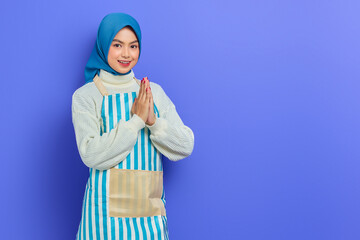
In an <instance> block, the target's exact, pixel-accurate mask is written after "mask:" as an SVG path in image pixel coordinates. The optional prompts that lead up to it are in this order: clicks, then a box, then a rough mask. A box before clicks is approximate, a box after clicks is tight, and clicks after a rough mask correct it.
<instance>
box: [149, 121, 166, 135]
mask: <svg viewBox="0 0 360 240" xmlns="http://www.w3.org/2000/svg"><path fill="white" fill-rule="evenodd" d="M146 127H148V128H149V129H150V131H151V134H153V135H158V134H159V132H162V131H164V130H165V129H166V128H167V121H166V120H165V119H163V118H156V121H155V123H154V124H153V125H151V126H150V125H146Z"/></svg>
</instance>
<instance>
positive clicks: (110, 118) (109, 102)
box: [108, 96, 114, 132]
mask: <svg viewBox="0 0 360 240" xmlns="http://www.w3.org/2000/svg"><path fill="white" fill-rule="evenodd" d="M108 104H109V117H108V119H109V132H110V131H111V129H113V128H114V122H113V118H114V116H113V104H112V96H108Z"/></svg>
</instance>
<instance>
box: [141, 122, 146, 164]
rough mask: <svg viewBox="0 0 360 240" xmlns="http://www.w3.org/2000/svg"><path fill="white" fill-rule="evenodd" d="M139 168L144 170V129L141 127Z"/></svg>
mask: <svg viewBox="0 0 360 240" xmlns="http://www.w3.org/2000/svg"><path fill="white" fill-rule="evenodd" d="M140 134H141V145H140V146H141V168H140V169H142V170H145V146H146V145H145V129H141V131H140Z"/></svg>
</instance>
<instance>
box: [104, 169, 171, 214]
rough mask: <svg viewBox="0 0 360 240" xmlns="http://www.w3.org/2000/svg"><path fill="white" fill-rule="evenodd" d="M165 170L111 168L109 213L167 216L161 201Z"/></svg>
mask: <svg viewBox="0 0 360 240" xmlns="http://www.w3.org/2000/svg"><path fill="white" fill-rule="evenodd" d="M162 192H163V172H162V171H145V170H128V169H116V168H111V169H110V182H109V216H110V217H149V216H158V215H162V216H166V212H165V206H164V203H163V201H162V200H161V196H162Z"/></svg>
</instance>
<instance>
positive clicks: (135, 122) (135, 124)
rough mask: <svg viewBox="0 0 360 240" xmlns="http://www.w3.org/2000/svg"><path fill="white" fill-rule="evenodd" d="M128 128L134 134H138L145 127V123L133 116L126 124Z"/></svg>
mask: <svg viewBox="0 0 360 240" xmlns="http://www.w3.org/2000/svg"><path fill="white" fill-rule="evenodd" d="M126 123H127V125H128V127H129V128H131V129H132V130H133V131H134V132H136V133H138V132H139V131H140V130H141V129H143V128H144V127H145V122H144V120H142V118H141V117H139V116H138V115H136V114H134V115H133V116H132V118H131V119H130V120H129V121H127V122H126Z"/></svg>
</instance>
